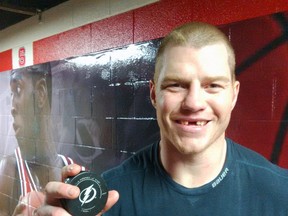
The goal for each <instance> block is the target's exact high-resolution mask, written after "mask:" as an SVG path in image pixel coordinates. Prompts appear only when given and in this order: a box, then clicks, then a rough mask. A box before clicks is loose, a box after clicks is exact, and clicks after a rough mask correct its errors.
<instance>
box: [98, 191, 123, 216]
mask: <svg viewBox="0 0 288 216" xmlns="http://www.w3.org/2000/svg"><path fill="white" fill-rule="evenodd" d="M118 199H119V193H118V192H117V191H115V190H111V191H109V194H108V200H107V203H106V205H105V207H104V209H103V210H102V211H101V213H99V214H98V215H97V216H101V215H102V214H103V213H104V212H106V211H108V210H109V209H110V208H111V207H112V206H113V205H115V203H116V202H117V201H118Z"/></svg>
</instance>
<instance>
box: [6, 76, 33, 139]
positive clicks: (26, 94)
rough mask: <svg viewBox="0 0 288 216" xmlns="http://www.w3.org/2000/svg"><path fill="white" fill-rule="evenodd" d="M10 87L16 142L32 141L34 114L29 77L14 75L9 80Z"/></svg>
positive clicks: (31, 85)
mask: <svg viewBox="0 0 288 216" xmlns="http://www.w3.org/2000/svg"><path fill="white" fill-rule="evenodd" d="M10 87H11V92H12V109H11V114H12V116H13V118H14V122H13V127H14V130H15V135H16V137H17V139H18V140H19V139H20V140H26V139H32V138H33V136H34V135H33V128H34V126H35V125H34V122H35V121H34V120H35V112H34V94H33V91H34V88H33V83H32V77H31V75H30V74H22V73H17V72H16V73H14V74H13V75H12V77H11V80H10Z"/></svg>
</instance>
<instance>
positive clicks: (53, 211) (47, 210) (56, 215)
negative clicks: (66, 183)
mask: <svg viewBox="0 0 288 216" xmlns="http://www.w3.org/2000/svg"><path fill="white" fill-rule="evenodd" d="M32 215H33V216H42V215H43V216H44V215H51V216H52V215H53V216H71V215H70V214H69V213H68V212H67V211H65V210H64V209H63V208H61V207H56V206H47V205H44V206H42V207H40V208H37V209H35V210H34V211H33V214H32Z"/></svg>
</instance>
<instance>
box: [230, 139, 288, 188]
mask: <svg viewBox="0 0 288 216" xmlns="http://www.w3.org/2000/svg"><path fill="white" fill-rule="evenodd" d="M229 144H230V145H231V146H232V148H231V149H232V154H233V160H234V161H235V162H236V163H237V164H238V166H239V167H240V168H241V169H243V170H249V172H251V173H254V174H255V175H259V176H260V175H261V176H262V178H261V179H264V178H263V177H264V176H265V177H266V178H267V179H269V178H280V179H282V180H283V181H285V182H287V184H288V170H287V169H284V168H282V167H279V166H278V165H276V164H273V163H272V162H270V161H269V160H268V159H267V158H265V157H264V156H263V155H261V154H259V153H258V152H256V151H253V150H251V149H249V148H247V147H244V146H242V145H239V144H237V143H235V142H233V141H231V140H229Z"/></svg>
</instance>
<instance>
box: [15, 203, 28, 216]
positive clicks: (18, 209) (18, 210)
mask: <svg viewBox="0 0 288 216" xmlns="http://www.w3.org/2000/svg"><path fill="white" fill-rule="evenodd" d="M25 209H26V205H25V204H23V203H19V204H18V205H17V206H16V208H15V209H14V212H13V216H16V215H20V214H21V213H22V212H23V211H24V210H25Z"/></svg>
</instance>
